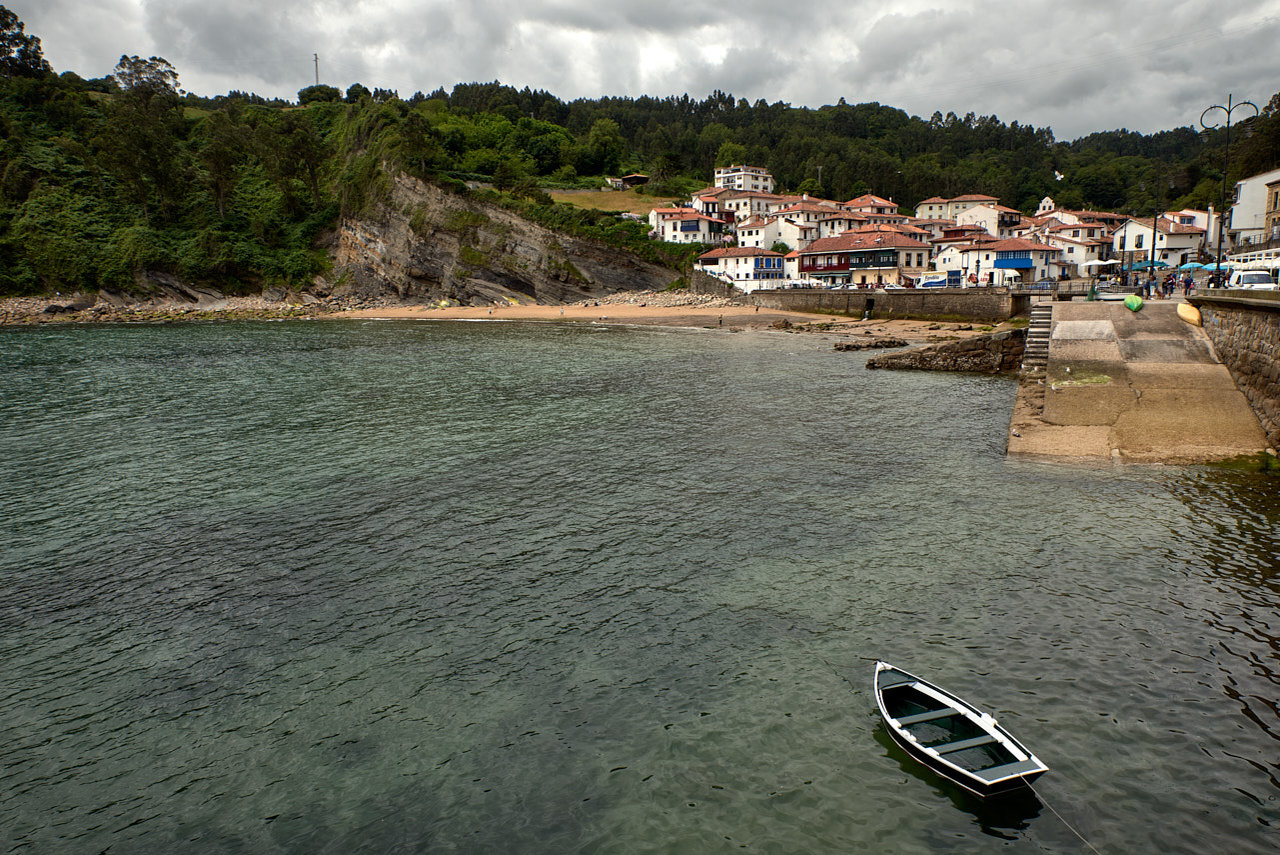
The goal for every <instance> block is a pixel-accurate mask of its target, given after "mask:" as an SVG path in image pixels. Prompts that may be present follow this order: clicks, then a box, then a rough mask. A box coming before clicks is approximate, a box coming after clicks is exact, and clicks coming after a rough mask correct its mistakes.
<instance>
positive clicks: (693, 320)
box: [336, 303, 984, 342]
mask: <svg viewBox="0 0 1280 855" xmlns="http://www.w3.org/2000/svg"><path fill="white" fill-rule="evenodd" d="M336 317H344V318H379V319H409V320H441V321H443V320H479V321H485V320H488V321H550V322H564V323H599V324H632V325H641V326H665V327H685V328H695V329H723V330H770V329H772V330H779V329H783V330H785V329H790V330H795V331H800V332H822V333H829V334H836V335H843V336H862V335H866V336H877V337H879V336H894V337H898V338H902V339H906V340H907V341H913V342H927V341H934V340H937V339H939V338H957V337H968V336H971V335H978V334H980V333H981V332H983V331H984V330H983V329H982V328H981V327H980V326H977V325H973V324H953V323H945V324H939V323H936V322H933V321H911V320H867V321H864V320H861V319H858V318H850V317H844V316H840V315H824V314H816V313H809V312H788V311H781V310H778V309H766V308H761V309H757V308H756V307H755V306H737V305H727V306H649V305H640V304H631V303H601V304H600V305H598V306H597V305H590V306H584V305H581V304H573V305H568V306H541V305H511V306H492V307H486V306H453V307H448V308H435V307H431V306H389V307H385V308H374V309H355V310H351V311H345V312H341V313H339V314H337V315H336Z"/></svg>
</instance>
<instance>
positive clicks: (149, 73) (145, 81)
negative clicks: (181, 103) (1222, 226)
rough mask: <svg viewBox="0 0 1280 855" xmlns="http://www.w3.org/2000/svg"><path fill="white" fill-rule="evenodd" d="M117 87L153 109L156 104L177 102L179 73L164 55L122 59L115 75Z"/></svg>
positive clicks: (118, 63) (123, 57)
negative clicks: (154, 103)
mask: <svg viewBox="0 0 1280 855" xmlns="http://www.w3.org/2000/svg"><path fill="white" fill-rule="evenodd" d="M111 76H112V77H114V78H115V80H116V84H117V85H118V86H119V87H120V88H121V89H122V90H124V92H125V93H126V94H128V95H129V96H130V97H132V98H134V99H136V100H138V101H139V102H141V104H142V105H143V107H145V108H148V109H149V108H150V107H151V103H152V101H155V100H157V99H159V100H162V101H172V102H176V100H177V97H178V71H177V69H175V68H174V67H173V66H172V65H170V64H169V62H168V60H166V59H165V58H164V57H161V56H153V57H151V58H150V59H143V58H141V57H138V56H122V57H120V61H119V62H117V63H116V70H115V72H114V73H113V74H112V75H111Z"/></svg>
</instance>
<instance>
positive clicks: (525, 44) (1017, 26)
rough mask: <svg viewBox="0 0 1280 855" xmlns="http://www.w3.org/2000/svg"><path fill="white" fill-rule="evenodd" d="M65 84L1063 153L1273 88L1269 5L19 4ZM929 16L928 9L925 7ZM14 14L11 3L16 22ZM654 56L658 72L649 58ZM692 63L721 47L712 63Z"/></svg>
mask: <svg viewBox="0 0 1280 855" xmlns="http://www.w3.org/2000/svg"><path fill="white" fill-rule="evenodd" d="M9 5H10V8H12V9H14V11H15V12H16V13H17V14H18V15H19V17H20V18H22V19H23V20H24V21H25V22H26V23H27V29H28V32H31V33H33V34H35V35H37V36H40V37H41V39H42V40H43V41H44V45H45V53H46V55H47V56H48V57H49V58H50V61H51V62H53V63H54V65H55V67H56V68H58V69H59V70H66V69H71V70H75V71H78V72H80V73H82V74H84V75H85V76H97V75H100V74H105V73H108V72H109V71H110V70H111V68H112V67H113V66H114V65H115V61H116V59H118V58H119V56H120V55H121V54H124V53H129V54H133V53H138V54H144V55H151V54H156V55H160V56H164V57H165V58H166V59H168V60H169V61H170V62H172V63H173V64H174V65H175V67H177V69H178V71H179V73H180V74H181V77H182V82H183V85H184V86H186V87H187V88H188V89H190V90H192V91H196V92H201V93H203V94H218V93H220V92H225V91H227V90H228V89H229V88H237V89H245V90H252V91H256V92H258V93H259V94H262V95H268V96H272V95H274V96H280V97H289V98H291V97H294V95H295V94H296V92H297V91H298V89H300V88H302V87H303V86H305V85H307V84H309V83H311V82H312V79H313V78H312V75H313V74H314V70H313V66H312V63H311V57H312V53H313V52H314V53H318V54H319V55H320V72H321V78H322V81H323V82H327V83H332V84H334V85H337V86H340V87H345V86H347V85H349V84H350V83H351V82H354V81H356V80H359V81H360V82H362V83H364V84H365V85H367V86H370V87H374V86H383V87H386V88H391V89H397V90H399V91H400V92H401V93H402V94H409V93H411V92H413V91H414V90H415V89H422V90H423V91H429V90H431V89H434V88H435V87H437V86H445V87H446V88H447V87H450V86H452V85H453V84H454V83H457V82H466V81H473V80H481V81H483V80H493V79H499V80H501V81H502V82H504V83H508V84H510V85H512V86H517V87H523V86H531V87H534V88H542V89H547V90H549V91H551V92H553V93H554V94H556V95H559V96H560V97H563V98H567V99H568V98H575V97H597V96H604V95H642V94H649V95H654V96H658V97H664V96H667V95H673V94H674V95H678V94H682V93H685V92H687V93H689V94H690V95H692V96H694V97H704V96H705V95H707V94H708V93H710V92H711V91H712V90H715V89H720V90H722V91H725V92H729V93H732V94H733V95H734V96H736V97H740V98H746V99H747V100H749V101H755V100H757V99H758V98H764V99H766V100H768V101H770V102H774V101H785V102H789V103H792V104H796V105H807V106H813V107H818V106H821V105H823V104H829V103H834V102H835V101H836V100H838V99H839V98H840V97H842V96H843V97H845V98H846V99H848V100H849V101H851V102H858V101H879V102H880V103H883V104H889V105H892V106H896V107H901V108H902V109H904V110H907V111H908V112H910V113H914V114H916V115H921V116H925V117H927V116H929V115H931V114H932V113H933V112H934V111H935V110H938V111H941V112H943V113H945V112H947V111H949V110H951V111H955V112H957V113H959V114H962V115H963V114H964V113H966V112H969V111H972V112H974V113H977V114H980V115H982V114H985V115H992V114H994V115H997V116H999V117H1000V118H1001V119H1002V120H1003V121H1006V122H1012V121H1018V122H1020V123H1023V124H1035V125H1039V126H1051V127H1053V129H1054V131H1055V133H1056V134H1057V135H1058V136H1059V137H1060V138H1064V139H1069V138H1072V137H1074V136H1079V135H1082V134H1086V133H1089V132H1091V131H1095V130H1107V129H1110V128H1113V127H1120V126H1128V127H1131V128H1134V129H1136V130H1143V131H1154V130H1161V129H1165V128H1170V127H1176V126H1179V125H1184V124H1188V123H1191V122H1194V120H1195V119H1196V118H1197V117H1198V116H1199V113H1200V110H1202V109H1203V108H1204V106H1205V105H1207V104H1210V103H1217V102H1218V101H1220V100H1222V99H1224V98H1225V97H1226V94H1227V93H1228V92H1231V93H1233V94H1235V96H1236V97H1237V98H1241V97H1246V98H1251V99H1252V100H1254V101H1257V102H1259V104H1260V105H1261V104H1264V103H1265V101H1266V100H1267V99H1269V98H1270V97H1271V94H1272V91H1271V90H1273V89H1275V88H1276V87H1277V86H1280V80H1277V78H1276V74H1275V59H1274V57H1275V48H1274V45H1275V44H1277V43H1280V0H1216V2H1215V4H1214V7H1213V14H1212V15H1208V14H1206V11H1205V8H1204V4H1203V2H1200V0H1133V2H1124V3H1121V2H1116V0H1076V2H1074V3H1072V4H1070V5H1069V6H1064V5H1063V4H1062V3H1061V2H1057V0H1021V2H1013V0H988V2H981V3H980V2H977V0H956V1H955V2H953V0H948V2H946V3H942V2H941V0H936V2H932V4H931V3H930V0H897V2H893V3H890V4H884V3H882V2H881V3H873V2H870V0H857V2H853V3H838V2H835V0H823V2H816V3H809V4H794V3H793V4H787V3H779V2H777V0H742V2H737V3H734V4H729V5H724V4H707V3H692V2H687V0H685V2H680V0H647V2H640V0H620V2H610V3H605V2H600V0H525V2H520V0H475V2H468V3H457V2H456V0H448V2H446V0H426V2H415V0H364V2H356V3H351V2H348V0H311V2H295V3H291V4H287V5H275V4H270V3H269V2H267V0H252V2H250V0H225V2H223V3H221V4H218V5H210V4H208V2H207V0H199V2H196V0H163V2H162V0H100V2H98V3H95V4H84V3H83V2H81V0H18V2H15V3H10V4H9ZM930 5H932V6H933V8H928V7H929V6H930ZM24 6H25V8H24ZM655 43H657V44H660V45H662V46H663V47H662V48H660V49H659V51H658V53H660V54H661V55H662V57H663V58H662V59H661V61H658V60H656V59H655V57H654V56H653V55H652V54H650V53H649V51H648V48H649V47H650V46H652V45H653V44H655ZM705 48H711V49H713V50H722V51H725V53H724V58H723V60H722V61H712V60H710V59H708V56H707V54H706V52H705V51H704V49H705Z"/></svg>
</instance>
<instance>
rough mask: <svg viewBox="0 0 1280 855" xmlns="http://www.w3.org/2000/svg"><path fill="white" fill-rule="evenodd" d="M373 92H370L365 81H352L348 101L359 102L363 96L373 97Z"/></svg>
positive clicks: (349, 102) (348, 89)
mask: <svg viewBox="0 0 1280 855" xmlns="http://www.w3.org/2000/svg"><path fill="white" fill-rule="evenodd" d="M372 97H373V93H372V92H370V91H369V90H368V89H367V88H366V87H365V85H364V84H363V83H352V84H351V85H350V86H348V87H347V103H348V104H359V103H360V99H361V98H372Z"/></svg>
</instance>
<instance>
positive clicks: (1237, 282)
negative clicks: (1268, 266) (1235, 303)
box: [1227, 270, 1277, 291]
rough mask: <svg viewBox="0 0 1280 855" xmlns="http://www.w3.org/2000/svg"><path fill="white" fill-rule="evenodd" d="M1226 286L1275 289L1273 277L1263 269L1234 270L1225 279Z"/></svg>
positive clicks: (1262, 289) (1265, 289)
mask: <svg viewBox="0 0 1280 855" xmlns="http://www.w3.org/2000/svg"><path fill="white" fill-rule="evenodd" d="M1227 287H1228V288H1253V289H1256V290H1260V291H1275V290H1276V287H1277V286H1276V280H1275V277H1273V276H1272V275H1271V274H1270V273H1268V272H1267V271H1265V270H1236V271H1233V272H1232V274H1231V278H1230V279H1228V280H1227Z"/></svg>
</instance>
